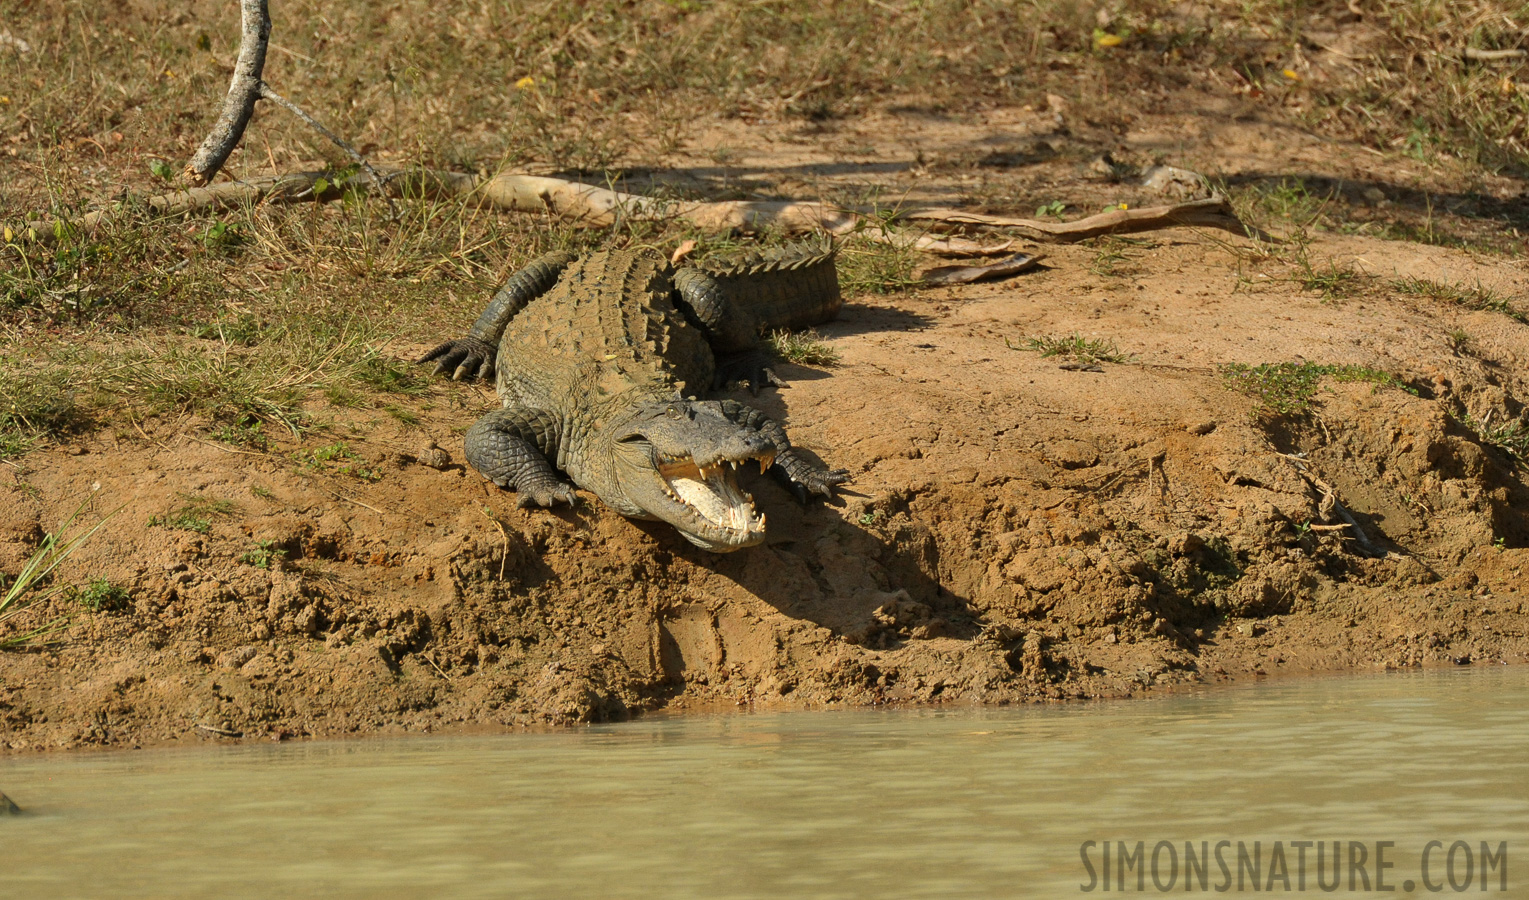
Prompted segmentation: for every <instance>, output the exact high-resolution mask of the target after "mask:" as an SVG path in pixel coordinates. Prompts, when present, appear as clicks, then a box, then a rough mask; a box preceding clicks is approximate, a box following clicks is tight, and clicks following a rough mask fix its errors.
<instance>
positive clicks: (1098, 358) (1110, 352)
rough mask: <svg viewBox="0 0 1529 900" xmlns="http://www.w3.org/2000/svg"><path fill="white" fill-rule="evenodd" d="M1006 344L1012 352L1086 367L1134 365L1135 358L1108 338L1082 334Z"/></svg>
mask: <svg viewBox="0 0 1529 900" xmlns="http://www.w3.org/2000/svg"><path fill="white" fill-rule="evenodd" d="M1004 343H1005V344H1006V345H1007V346H1008V348H1009V349H1010V350H1032V351H1034V352H1036V353H1039V354H1040V355H1041V356H1043V357H1049V356H1060V357H1064V358H1066V359H1071V360H1074V361H1076V362H1080V363H1082V364H1084V365H1094V364H1096V363H1102V362H1107V363H1121V364H1125V363H1132V362H1135V361H1136V358H1135V357H1132V356H1127V355H1126V354H1124V353H1122V352H1121V351H1120V348H1119V347H1117V346H1115V342H1114V341H1112V340H1109V339H1107V338H1085V337H1084V336H1083V335H1081V334H1076V333H1074V334H1070V335H1067V336H1065V337H1050V336H1044V337H1032V338H1025V340H1024V343H1022V344H1020V345H1018V346H1015V345H1014V344H1011V343H1009V342H1008V341H1007V340H1005V341H1004Z"/></svg>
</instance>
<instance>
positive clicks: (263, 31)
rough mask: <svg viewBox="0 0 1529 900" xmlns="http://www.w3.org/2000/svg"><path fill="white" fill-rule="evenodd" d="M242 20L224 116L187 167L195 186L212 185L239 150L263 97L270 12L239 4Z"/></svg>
mask: <svg viewBox="0 0 1529 900" xmlns="http://www.w3.org/2000/svg"><path fill="white" fill-rule="evenodd" d="M239 11H240V14H241V16H242V19H243V24H242V26H241V29H240V30H241V34H240V37H239V59H238V60H237V61H236V62H235V63H234V78H233V81H231V82H230V83H229V85H228V95H227V96H226V97H224V98H223V113H222V114H221V115H220V116H218V121H217V124H216V125H214V126H213V127H212V131H211V132H209V133H208V135H207V138H206V140H204V141H202V146H201V147H199V148H197V151H196V155H194V156H192V157H191V162H189V163H187V164H186V171H185V175H186V179H187V180H188V181H190V182H191V183H192V184H195V185H203V184H207V183H209V182H211V181H212V179H213V176H214V175H217V174H218V170H219V169H222V168H223V163H225V162H227V161H228V155H229V154H230V153H233V152H234V148H235V147H237V146H239V141H240V139H241V138H243V137H244V129H245V127H246V126H248V125H249V123H250V116H252V115H254V114H255V101H256V100H257V99H259V97H260V76H261V73H262V72H264V71H265V51H266V45H267V44H268V43H270V40H271V12H270V9H269V8H268V7H267V5H266V0H240V3H239Z"/></svg>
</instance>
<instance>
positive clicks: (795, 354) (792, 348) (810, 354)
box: [770, 329, 839, 366]
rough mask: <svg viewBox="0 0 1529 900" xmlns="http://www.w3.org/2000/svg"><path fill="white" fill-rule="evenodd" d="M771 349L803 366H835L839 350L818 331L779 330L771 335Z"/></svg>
mask: <svg viewBox="0 0 1529 900" xmlns="http://www.w3.org/2000/svg"><path fill="white" fill-rule="evenodd" d="M770 349H772V350H774V351H775V354H776V355H777V356H779V357H780V358H781V359H784V360H787V361H788V362H794V363H796V364H797V365H802V366H835V365H838V364H839V351H837V350H835V349H834V348H833V346H832V345H831V344H829V343H827V342H826V341H824V340H823V336H822V335H820V334H818V333H817V332H816V331H813V330H811V329H808V330H806V331H777V332H775V333H774V334H772V335H770Z"/></svg>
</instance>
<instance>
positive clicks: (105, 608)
mask: <svg viewBox="0 0 1529 900" xmlns="http://www.w3.org/2000/svg"><path fill="white" fill-rule="evenodd" d="M75 599H76V600H78V601H79V604H80V605H81V606H83V607H85V608H86V609H88V610H90V611H91V612H121V611H122V610H124V609H127V608H128V607H129V606H131V605H132V602H133V598H132V597H131V596H129V595H128V592H127V590H126V589H125V588H122V587H120V586H118V585H115V584H112V583H111V582H110V581H109V580H107V579H105V578H96V579H94V580H92V581H91V582H90V583H89V584H87V585H85V586H84V587H83V588H80V589H79V591H78V592H77V593H76V594H75Z"/></svg>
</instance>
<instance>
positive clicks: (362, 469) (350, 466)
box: [292, 441, 382, 481]
mask: <svg viewBox="0 0 1529 900" xmlns="http://www.w3.org/2000/svg"><path fill="white" fill-rule="evenodd" d="M292 459H293V461H295V462H296V463H297V464H298V465H300V466H301V467H302V468H303V469H305V470H308V471H313V472H330V473H332V474H335V475H346V476H349V477H351V478H355V479H358V480H360V481H381V480H382V472H381V470H379V469H377V468H374V467H372V466H368V465H366V464H364V463H362V462H361V461H360V459H359V457H357V456H356V454H355V452H354V451H352V450H351V449H350V445H348V444H346V443H345V442H344V441H338V442H336V443H333V444H329V445H327V446H324V447H317V448H314V449H311V450H298V451H297V452H295V453H293V454H292ZM336 464H338V465H336Z"/></svg>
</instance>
